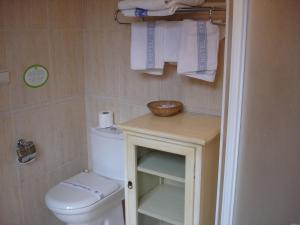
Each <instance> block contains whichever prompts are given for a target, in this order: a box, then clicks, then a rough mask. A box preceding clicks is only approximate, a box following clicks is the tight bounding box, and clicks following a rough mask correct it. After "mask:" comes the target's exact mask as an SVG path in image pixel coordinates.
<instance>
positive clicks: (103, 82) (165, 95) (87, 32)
mask: <svg viewBox="0 0 300 225" xmlns="http://www.w3.org/2000/svg"><path fill="white" fill-rule="evenodd" d="M85 4H86V17H85V23H84V61H85V62H84V70H85V75H86V77H85V78H86V82H85V85H86V88H85V91H86V96H85V97H86V115H87V124H88V128H89V127H92V126H96V125H97V113H98V112H99V111H101V110H112V111H114V112H115V121H116V122H117V123H118V122H122V121H125V120H128V119H130V118H133V117H135V116H138V115H141V114H144V113H147V112H148V109H147V107H146V104H147V103H148V102H149V101H151V100H157V99H177V100H180V101H182V102H183V103H184V105H185V109H186V110H187V111H192V112H200V113H208V114H214V115H220V114H221V102H222V97H221V96H222V80H223V79H222V71H223V55H224V41H221V45H220V55H219V68H218V75H217V79H216V82H215V83H213V84H210V83H207V82H203V81H200V80H196V79H193V78H188V77H184V76H178V75H177V73H176V67H175V66H170V65H168V66H167V67H166V72H165V74H164V75H163V76H158V77H156V76H153V75H146V74H141V73H138V72H135V71H132V70H130V26H129V25H118V24H117V23H116V22H115V21H114V18H113V14H114V11H115V9H116V7H117V0H102V1H99V0H87V1H85Z"/></svg>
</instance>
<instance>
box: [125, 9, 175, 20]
mask: <svg viewBox="0 0 300 225" xmlns="http://www.w3.org/2000/svg"><path fill="white" fill-rule="evenodd" d="M176 10H177V7H176V6H175V7H170V8H167V9H161V10H147V9H140V8H135V9H123V10H121V12H122V14H123V15H124V16H128V17H145V16H170V15H173V14H174V13H175V12H176Z"/></svg>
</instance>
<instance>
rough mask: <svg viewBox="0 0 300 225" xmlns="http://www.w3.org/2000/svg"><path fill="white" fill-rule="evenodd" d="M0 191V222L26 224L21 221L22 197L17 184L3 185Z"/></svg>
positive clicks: (4, 223) (4, 224) (14, 224)
mask: <svg viewBox="0 0 300 225" xmlns="http://www.w3.org/2000/svg"><path fill="white" fill-rule="evenodd" d="M1 182H2V181H1ZM0 191H1V193H0V215H1V216H0V224H3V225H27V224H25V223H24V222H23V211H22V204H21V203H22V199H21V194H20V187H19V185H17V186H8V185H5V186H4V187H2V188H1V190H0Z"/></svg>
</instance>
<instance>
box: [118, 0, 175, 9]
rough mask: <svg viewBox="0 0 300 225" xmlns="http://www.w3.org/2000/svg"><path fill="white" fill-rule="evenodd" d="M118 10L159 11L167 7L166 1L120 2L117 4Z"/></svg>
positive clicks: (127, 0) (133, 0)
mask: <svg viewBox="0 0 300 225" xmlns="http://www.w3.org/2000/svg"><path fill="white" fill-rule="evenodd" d="M118 8H119V9H120V10H123V9H135V8H141V9H148V10H161V9H166V8H169V7H167V4H166V0H122V1H119V3H118Z"/></svg>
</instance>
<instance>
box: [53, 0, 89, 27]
mask: <svg viewBox="0 0 300 225" xmlns="http://www.w3.org/2000/svg"><path fill="white" fill-rule="evenodd" d="M48 4H49V23H50V27H51V28H82V22H83V12H84V10H83V1H82V0H50V1H48Z"/></svg>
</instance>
